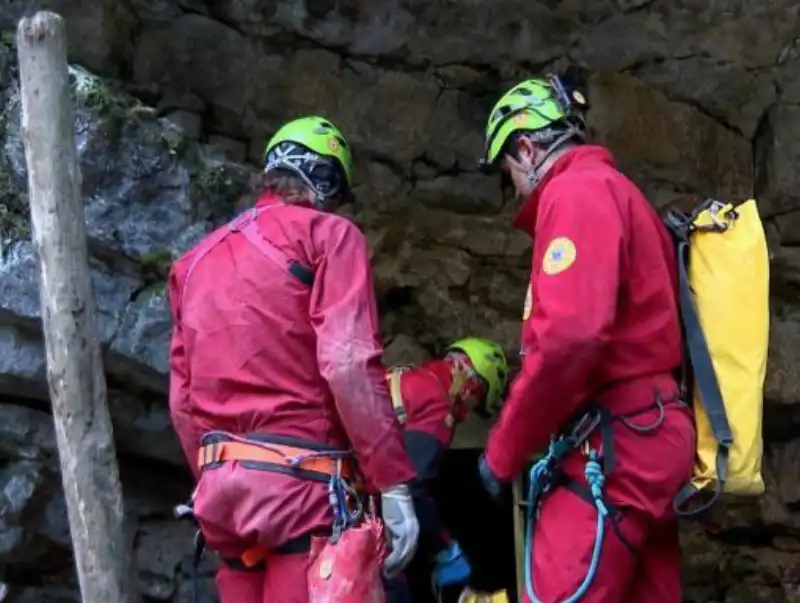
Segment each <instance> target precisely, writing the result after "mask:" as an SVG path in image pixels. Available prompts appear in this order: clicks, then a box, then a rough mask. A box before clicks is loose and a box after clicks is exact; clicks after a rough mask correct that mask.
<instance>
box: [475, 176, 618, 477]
mask: <svg viewBox="0 0 800 603" xmlns="http://www.w3.org/2000/svg"><path fill="white" fill-rule="evenodd" d="M576 184H577V183H575V184H571V186H570V185H562V186H561V187H560V189H559V190H558V191H554V192H552V193H551V194H550V195H549V197H545V196H544V195H543V197H542V200H541V203H542V205H541V207H540V210H539V216H538V224H537V230H536V237H535V241H534V249H533V264H532V266H533V269H532V276H531V289H532V292H533V311H532V313H531V315H530V317H529V318H528V319H527V320H526V321H525V322H524V323H523V327H522V338H523V349H524V350H525V354H524V356H523V358H522V370H521V371H520V373H519V374H518V375H517V377H516V378H515V379H514V382H513V383H512V385H511V389H510V393H509V397H508V400H507V402H506V404H505V407H504V408H503V411H502V413H501V415H500V419H499V421H498V424H497V425H496V426H495V428H494V429H493V430H492V432H491V433H490V435H489V440H488V442H487V446H486V456H487V462H488V464H489V468H490V469H491V470H492V471H493V472H494V473H495V475H497V476H498V477H499V478H501V479H511V478H512V477H513V476H515V475H516V474H517V473H519V472H520V471H521V470H522V469H523V468H524V466H525V464H526V463H527V462H528V460H529V459H530V458H531V456H532V455H533V454H534V453H535V452H536V451H538V450H541V448H542V447H543V446H544V445H545V444H546V443H547V442H548V441H549V439H550V436H551V435H553V434H555V433H557V432H558V431H559V430H560V429H563V427H564V423H565V422H566V421H567V420H568V419H569V418H570V417H572V415H573V414H574V413H575V412H576V411H577V409H578V407H579V406H580V404H581V403H582V402H584V401H585V397H586V396H588V395H590V390H591V387H590V385H589V383H588V381H589V378H590V374H591V373H592V371H593V370H594V369H595V368H596V366H597V363H598V360H599V358H600V355H601V353H602V349H603V346H604V345H605V343H606V342H607V341H608V338H609V328H610V327H611V325H612V324H613V322H614V319H615V316H616V308H617V291H618V289H619V285H620V282H619V280H620V279H619V265H620V260H621V253H622V239H623V228H622V221H621V218H620V214H619V210H618V208H617V207H616V203H615V201H614V199H611V198H609V197H608V195H609V193H608V191H607V190H605V189H598V190H596V191H595V192H594V193H592V192H590V191H587V186H586V184H585V183H581V185H580V186H581V188H577V186H576Z"/></svg>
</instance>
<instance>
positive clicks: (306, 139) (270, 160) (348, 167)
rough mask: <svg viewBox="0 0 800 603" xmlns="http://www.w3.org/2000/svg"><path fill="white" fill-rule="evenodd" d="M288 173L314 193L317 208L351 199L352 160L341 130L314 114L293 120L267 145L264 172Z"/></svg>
mask: <svg viewBox="0 0 800 603" xmlns="http://www.w3.org/2000/svg"><path fill="white" fill-rule="evenodd" d="M278 169H282V170H289V171H291V172H293V173H294V174H295V175H297V176H298V177H300V178H301V179H302V180H303V182H305V183H306V185H308V187H309V188H311V190H312V191H313V192H314V194H315V196H316V201H317V204H318V205H321V206H325V205H328V204H329V203H330V201H331V199H334V198H337V197H341V196H344V197H348V196H350V190H351V187H352V185H353V157H352V155H351V153H350V147H349V146H348V145H347V142H346V141H345V139H344V136H342V133H341V132H340V131H339V129H338V128H337V127H336V126H334V125H333V124H332V123H331V122H330V121H328V120H327V119H325V118H324V117H319V116H317V115H312V116H308V117H301V118H299V119H295V120H293V121H290V122H289V123H287V124H285V125H284V126H283V127H281V128H280V129H279V130H278V131H277V132H276V133H275V135H274V136H273V137H272V138H271V139H270V141H269V142H268V143H267V148H266V150H265V151H264V172H265V173H266V172H270V171H272V170H278Z"/></svg>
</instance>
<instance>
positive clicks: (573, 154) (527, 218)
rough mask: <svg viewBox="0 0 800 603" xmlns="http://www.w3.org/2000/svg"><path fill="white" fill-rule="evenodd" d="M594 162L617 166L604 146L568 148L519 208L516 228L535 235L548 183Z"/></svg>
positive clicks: (603, 165)
mask: <svg viewBox="0 0 800 603" xmlns="http://www.w3.org/2000/svg"><path fill="white" fill-rule="evenodd" d="M592 164H595V165H597V166H602V168H603V169H605V168H607V167H612V168H613V167H616V166H615V164H614V158H613V157H612V156H611V153H610V152H609V151H608V150H607V149H605V148H604V147H600V146H596V145H581V146H577V147H574V148H572V149H570V150H568V151H567V152H566V153H564V155H562V156H561V157H559V158H558V159H557V160H556V162H555V163H554V164H553V166H552V167H551V168H550V170H549V171H548V172H547V173H546V174H545V175H544V177H543V178H542V179H541V181H540V182H539V184H538V185H537V186H536V188H534V189H533V192H532V193H531V195H530V197H528V199H527V200H526V201H525V202H524V203H523V204H522V207H520V208H519V211H518V212H517V215H516V217H515V218H514V228H518V229H519V230H522V231H523V232H526V233H528V234H529V235H531V236H533V233H534V232H535V230H536V218H537V215H538V213H539V200H540V199H541V198H542V195H543V194H544V191H545V189H546V188H547V185H548V184H549V183H550V182H552V181H553V179H554V178H555V177H556V176H558V175H559V174H563V173H565V172H567V171H568V170H574V169H576V168H583V169H589V170H591V169H593V166H592Z"/></svg>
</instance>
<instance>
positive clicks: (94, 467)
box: [17, 12, 141, 603]
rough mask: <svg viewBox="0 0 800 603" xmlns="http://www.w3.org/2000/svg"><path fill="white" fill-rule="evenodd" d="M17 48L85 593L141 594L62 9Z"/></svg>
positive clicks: (54, 388)
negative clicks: (109, 396) (100, 320)
mask: <svg viewBox="0 0 800 603" xmlns="http://www.w3.org/2000/svg"><path fill="white" fill-rule="evenodd" d="M17 52H18V54H19V70H20V83H21V93H22V128H23V135H24V138H25V158H26V160H27V167H28V190H29V196H30V205H31V222H32V227H33V242H34V245H35V248H36V252H37V254H38V256H39V266H40V276H41V279H40V299H41V308H42V327H43V330H44V341H45V348H46V353H47V382H48V385H49V389H50V398H51V400H52V405H53V419H54V422H55V431H56V439H57V442H58V452H59V457H60V460H61V476H62V480H63V484H64V493H65V495H66V501H67V511H68V515H69V526H70V533H71V535H72V542H73V550H74V556H75V565H76V568H77V573H78V580H79V583H80V589H81V595H82V598H83V601H84V602H85V603H117V602H119V603H138V602H139V601H140V600H141V599H140V598H139V596H138V595H137V594H136V593H135V590H134V586H133V585H134V584H135V582H134V577H135V570H134V569H133V563H132V555H131V551H130V549H129V546H128V542H127V540H126V538H125V537H124V528H123V506H122V487H121V485H120V479H119V469H118V467H117V459H116V450H115V447H114V439H113V432H112V427H111V418H110V415H109V411H108V406H107V403H106V382H105V377H104V375H103V361H102V356H101V351H100V345H99V343H98V340H97V332H96V318H95V308H94V300H93V299H92V290H91V285H90V281H89V254H88V249H87V241H86V226H85V223H84V220H85V215H84V209H83V202H82V200H81V194H80V188H81V176H80V166H79V164H78V155H77V149H76V148H75V126H74V121H73V119H74V118H73V109H72V100H71V96H70V86H69V74H68V71H67V40H66V27H65V24H64V21H63V19H62V18H61V17H59V16H58V15H56V14H54V13H51V12H39V13H37V14H36V15H35V16H33V17H32V18H25V19H22V21H20V23H19V26H18V29H17Z"/></svg>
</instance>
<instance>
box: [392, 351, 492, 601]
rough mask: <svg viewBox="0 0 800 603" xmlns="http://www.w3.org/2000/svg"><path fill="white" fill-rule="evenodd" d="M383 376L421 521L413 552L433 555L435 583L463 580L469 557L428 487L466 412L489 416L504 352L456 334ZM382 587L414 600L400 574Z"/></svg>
mask: <svg viewBox="0 0 800 603" xmlns="http://www.w3.org/2000/svg"><path fill="white" fill-rule="evenodd" d="M387 379H388V381H389V392H390V394H391V398H392V404H393V406H394V409H395V413H396V414H397V419H398V421H399V423H400V424H401V425H402V426H403V429H404V433H403V438H404V441H405V446H406V451H407V452H408V455H409V457H410V458H411V462H412V463H413V464H414V468H415V470H416V473H417V476H416V479H415V480H414V481H413V482H412V484H411V493H412V496H413V499H414V507H415V509H416V511H417V517H418V518H419V524H420V548H419V552H418V554H422V555H426V556H428V557H431V558H432V559H433V560H434V567H433V584H434V586H435V587H436V588H437V589H442V588H446V587H451V586H457V585H463V584H465V583H467V582H468V580H469V577H470V573H471V566H470V562H469V560H468V559H467V556H466V555H465V553H464V551H463V550H462V549H461V546H460V544H459V543H458V541H457V540H456V539H455V538H453V537H452V536H451V535H450V533H449V532H448V530H447V528H446V526H445V525H444V523H443V522H442V520H441V518H440V516H439V513H438V511H437V508H436V503H435V501H434V499H433V497H432V495H431V490H430V488H431V484H432V483H433V481H434V480H435V479H436V476H437V472H438V469H439V464H440V461H441V458H442V455H443V454H444V452H445V451H447V450H448V449H449V448H450V445H451V444H452V443H453V437H454V436H455V431H456V429H457V428H458V425H459V424H460V423H462V422H463V421H464V419H466V417H467V415H468V413H469V412H470V411H473V412H475V413H477V414H478V415H480V416H482V417H484V418H489V417H491V416H493V415H495V414H496V413H497V411H498V410H499V408H500V405H501V403H502V401H503V395H504V393H505V389H506V383H507V379H508V364H507V362H506V357H505V354H504V353H503V349H502V348H501V347H500V345H498V344H497V343H495V342H493V341H490V340H488V339H481V338H477V337H470V338H466V339H460V340H458V341H456V342H454V343H452V344H451V345H450V346H448V348H447V349H446V351H445V354H444V356H443V357H442V358H441V359H434V360H428V361H427V362H423V363H422V364H420V365H417V366H404V367H395V368H393V369H390V370H389V371H388V373H387ZM387 590H388V592H389V594H390V600H391V603H412V601H413V600H412V598H411V594H410V592H409V590H408V587H407V585H406V583H405V581H404V580H402V579H398V580H394V581H389V582H388V584H387Z"/></svg>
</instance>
